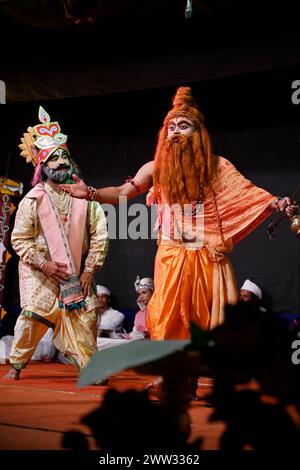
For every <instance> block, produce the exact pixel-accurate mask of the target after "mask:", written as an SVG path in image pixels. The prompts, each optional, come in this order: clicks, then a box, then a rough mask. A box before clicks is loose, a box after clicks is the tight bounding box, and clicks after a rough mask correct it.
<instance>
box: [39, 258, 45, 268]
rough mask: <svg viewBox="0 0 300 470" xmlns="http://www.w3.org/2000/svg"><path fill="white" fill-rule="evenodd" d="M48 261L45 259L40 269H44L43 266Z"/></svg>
mask: <svg viewBox="0 0 300 470" xmlns="http://www.w3.org/2000/svg"><path fill="white" fill-rule="evenodd" d="M46 263H47V260H46V259H45V260H44V261H43V262H42V264H40V267H39V269H40V270H42V267H43V266H44V265H45V264H46Z"/></svg>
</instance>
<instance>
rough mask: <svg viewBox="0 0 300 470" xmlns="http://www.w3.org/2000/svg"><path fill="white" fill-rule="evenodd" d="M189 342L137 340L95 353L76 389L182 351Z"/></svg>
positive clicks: (82, 372) (83, 371)
mask: <svg viewBox="0 0 300 470" xmlns="http://www.w3.org/2000/svg"><path fill="white" fill-rule="evenodd" d="M188 344H190V340H166V341H148V340H143V339H142V340H137V341H129V342H128V343H125V344H121V345H119V346H113V347H111V348H107V349H104V350H102V351H98V352H96V353H95V354H94V355H93V356H92V358H91V359H90V361H89V363H88V365H87V366H86V367H85V368H84V369H83V370H82V371H81V374H80V376H79V378H78V381H77V386H78V387H84V386H85V385H89V384H94V383H96V382H97V381H98V380H99V379H101V378H104V377H109V376H110V375H112V374H115V373H117V372H120V371H122V370H126V369H131V368H132V367H137V366H140V365H143V364H147V363H149V362H152V361H156V360H157V359H160V358H162V357H165V356H168V355H170V354H173V353H174V352H176V351H180V350H182V349H183V348H184V347H185V346H187V345H188Z"/></svg>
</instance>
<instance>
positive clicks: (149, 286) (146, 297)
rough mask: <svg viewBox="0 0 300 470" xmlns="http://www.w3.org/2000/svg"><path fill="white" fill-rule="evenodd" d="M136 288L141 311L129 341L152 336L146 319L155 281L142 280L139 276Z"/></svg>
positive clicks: (137, 314)
mask: <svg viewBox="0 0 300 470" xmlns="http://www.w3.org/2000/svg"><path fill="white" fill-rule="evenodd" d="M134 287H135V290H136V293H137V304H138V306H139V307H140V310H139V311H138V312H137V313H136V315H135V318H134V326H133V330H132V332H131V333H129V335H128V339H144V338H149V336H150V335H149V331H148V329H147V325H146V318H147V305H148V303H149V301H150V299H151V297H152V294H153V290H154V284H153V279H151V278H150V277H144V278H143V279H140V278H139V276H137V278H136V280H135V283H134Z"/></svg>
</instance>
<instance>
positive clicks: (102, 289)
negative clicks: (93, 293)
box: [97, 285, 110, 297]
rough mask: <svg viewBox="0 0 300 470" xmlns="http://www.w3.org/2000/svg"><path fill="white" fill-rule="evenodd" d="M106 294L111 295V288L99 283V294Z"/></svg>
mask: <svg viewBox="0 0 300 470" xmlns="http://www.w3.org/2000/svg"><path fill="white" fill-rule="evenodd" d="M100 294H105V295H108V297H110V290H109V289H107V287H104V286H99V285H97V295H100Z"/></svg>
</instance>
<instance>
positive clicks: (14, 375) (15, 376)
mask: <svg viewBox="0 0 300 470" xmlns="http://www.w3.org/2000/svg"><path fill="white" fill-rule="evenodd" d="M20 373H21V371H20V370H16V369H10V370H9V371H8V372H7V374H5V376H4V377H3V379H4V380H19V376H20Z"/></svg>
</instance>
